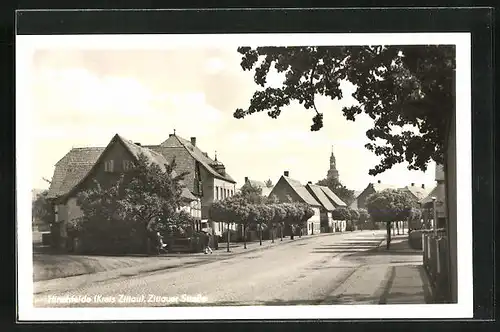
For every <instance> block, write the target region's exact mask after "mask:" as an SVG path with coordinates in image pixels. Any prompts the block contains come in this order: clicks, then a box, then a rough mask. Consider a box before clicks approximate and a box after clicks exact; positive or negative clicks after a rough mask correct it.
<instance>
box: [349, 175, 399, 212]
mask: <svg viewBox="0 0 500 332" xmlns="http://www.w3.org/2000/svg"><path fill="white" fill-rule="evenodd" d="M385 189H400V188H398V187H397V186H394V185H391V184H384V183H382V182H381V181H380V180H378V181H377V182H376V183H369V184H368V186H366V188H365V189H364V190H363V191H361V193H360V194H359V195H358V196H357V197H356V199H355V200H354V201H353V202H352V203H351V204H350V207H351V208H353V209H366V199H367V198H368V196H370V195H371V194H374V193H377V192H381V191H383V190H385Z"/></svg>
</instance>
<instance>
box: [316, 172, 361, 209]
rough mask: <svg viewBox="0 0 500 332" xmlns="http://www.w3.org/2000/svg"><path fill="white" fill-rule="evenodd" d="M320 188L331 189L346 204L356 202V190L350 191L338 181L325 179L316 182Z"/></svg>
mask: <svg viewBox="0 0 500 332" xmlns="http://www.w3.org/2000/svg"><path fill="white" fill-rule="evenodd" d="M316 184H317V185H318V186H324V187H328V188H330V190H331V191H333V192H334V194H335V195H337V196H338V197H339V198H340V199H341V200H342V201H343V202H344V203H346V204H350V203H351V202H352V201H354V190H350V189H348V188H347V187H346V186H344V185H343V184H342V183H341V182H340V181H339V180H338V179H335V178H325V179H322V180H319V181H318V182H316Z"/></svg>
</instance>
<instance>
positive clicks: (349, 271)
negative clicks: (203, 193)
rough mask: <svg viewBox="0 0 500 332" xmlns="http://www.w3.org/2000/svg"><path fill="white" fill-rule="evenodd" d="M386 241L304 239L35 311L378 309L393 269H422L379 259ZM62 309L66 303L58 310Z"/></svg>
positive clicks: (115, 285) (69, 295) (356, 236)
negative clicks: (257, 307)
mask: <svg viewBox="0 0 500 332" xmlns="http://www.w3.org/2000/svg"><path fill="white" fill-rule="evenodd" d="M383 239H384V231H375V232H372V231H363V232H353V233H345V234H332V235H328V236H321V237H314V238H308V239H302V240H300V241H296V242H295V243H290V244H286V245H281V246H276V247H273V248H270V249H266V250H262V251H258V252H250V253H246V254H241V255H237V256H234V257H231V258H223V257H220V258H214V261H212V262H210V263H206V264H203V265H198V266H186V267H182V268H176V269H171V270H166V271H159V272H155V273H150V274H145V275H140V276H136V277H130V278H127V279H122V280H114V281H113V280H110V281H107V282H102V283H95V284H93V285H90V286H87V287H84V288H81V289H76V290H73V291H71V292H65V293H45V294H40V295H37V296H35V297H34V306H36V307H67V306H70V307H78V306H85V307H106V306H112V307H116V306H168V305H183V306H186V305H211V306H213V305H231V306H233V305H287V304H304V305H309V304H336V303H355V304H359V303H379V302H380V298H381V297H382V298H383V296H384V286H385V284H386V283H387V279H389V278H390V276H389V275H388V271H389V269H388V267H387V264H388V263H390V264H393V265H394V264H396V265H397V264H411V263H415V264H416V263H418V262H419V261H420V262H421V257H419V256H415V255H414V256H412V255H402V256H401V258H399V257H398V259H399V260H396V261H395V260H394V257H393V256H387V255H385V256H384V255H373V254H372V253H373V249H374V248H376V247H377V246H378V245H379V244H380V243H381V241H382V240H383ZM61 301H62V302H64V301H66V303H55V302H61ZM67 301H72V303H71V304H68V303H67Z"/></svg>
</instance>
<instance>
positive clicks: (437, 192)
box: [420, 184, 445, 205]
mask: <svg viewBox="0 0 500 332" xmlns="http://www.w3.org/2000/svg"><path fill="white" fill-rule="evenodd" d="M432 197H436V199H437V200H438V201H445V186H444V184H438V185H436V186H435V187H434V188H433V189H432V190H431V191H430V192H429V194H427V196H425V197H424V198H423V199H421V200H420V204H422V205H427V204H431V203H432Z"/></svg>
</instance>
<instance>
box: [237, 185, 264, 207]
mask: <svg viewBox="0 0 500 332" xmlns="http://www.w3.org/2000/svg"><path fill="white" fill-rule="evenodd" d="M240 194H241V196H242V198H244V199H245V200H246V201H247V202H248V203H249V204H264V203H265V202H266V197H264V196H262V188H260V187H257V186H253V185H252V184H251V183H250V182H246V183H245V184H244V185H243V186H242V187H241V190H240Z"/></svg>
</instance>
